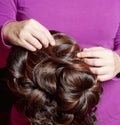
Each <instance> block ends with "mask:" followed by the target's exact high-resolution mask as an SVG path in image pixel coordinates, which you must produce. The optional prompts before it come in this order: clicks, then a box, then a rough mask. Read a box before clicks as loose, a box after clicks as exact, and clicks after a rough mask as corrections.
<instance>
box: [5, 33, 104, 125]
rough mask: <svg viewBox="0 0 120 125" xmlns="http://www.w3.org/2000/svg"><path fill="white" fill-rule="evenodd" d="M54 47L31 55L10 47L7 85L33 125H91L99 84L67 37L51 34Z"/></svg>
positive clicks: (28, 52) (98, 94)
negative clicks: (78, 56)
mask: <svg viewBox="0 0 120 125" xmlns="http://www.w3.org/2000/svg"><path fill="white" fill-rule="evenodd" d="M51 34H52V35H53V37H54V39H55V41H56V45H55V46H49V47H48V48H42V49H41V50H37V51H35V52H30V51H28V50H26V49H23V48H21V47H13V48H12V51H11V53H10V55H9V57H8V60H7V68H8V72H9V78H8V86H9V88H10V90H11V91H12V92H13V93H14V94H15V95H16V96H17V97H18V98H17V100H16V106H17V107H18V109H19V110H20V109H22V110H25V114H26V116H27V117H28V119H29V120H30V122H31V123H32V125H94V124H95V121H96V120H95V115H94V110H95V107H96V105H97V104H98V102H99V99H100V95H101V93H102V87H101V84H100V83H99V82H98V81H97V80H96V76H95V75H94V74H92V72H91V71H90V70H89V66H88V65H87V64H85V63H84V62H83V61H82V60H81V59H79V58H77V57H76V54H77V53H78V52H79V51H81V49H80V47H79V46H78V44H76V42H75V41H74V40H73V39H72V38H70V37H68V36H67V35H65V34H63V33H59V32H54V31H51Z"/></svg>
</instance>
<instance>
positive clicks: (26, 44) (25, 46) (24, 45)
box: [20, 40, 36, 51]
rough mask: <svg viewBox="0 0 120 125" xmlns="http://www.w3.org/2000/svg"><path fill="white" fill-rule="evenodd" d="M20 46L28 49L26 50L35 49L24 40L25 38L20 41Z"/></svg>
mask: <svg viewBox="0 0 120 125" xmlns="http://www.w3.org/2000/svg"><path fill="white" fill-rule="evenodd" d="M20 46H21V47H23V48H26V49H28V50H30V51H36V48H35V47H34V46H33V45H31V44H29V43H28V42H27V41H25V40H23V41H22V42H21V43H20Z"/></svg>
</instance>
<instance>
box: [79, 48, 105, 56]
mask: <svg viewBox="0 0 120 125" xmlns="http://www.w3.org/2000/svg"><path fill="white" fill-rule="evenodd" d="M104 50H105V48H102V47H92V48H89V49H83V51H82V52H79V53H78V54H77V56H78V57H80V58H102V57H103V55H104Z"/></svg>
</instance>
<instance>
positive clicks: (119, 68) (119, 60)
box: [116, 55, 120, 78]
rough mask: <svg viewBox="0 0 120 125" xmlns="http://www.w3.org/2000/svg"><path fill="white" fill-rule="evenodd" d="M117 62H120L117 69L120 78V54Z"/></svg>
mask: <svg viewBox="0 0 120 125" xmlns="http://www.w3.org/2000/svg"><path fill="white" fill-rule="evenodd" d="M117 64H118V66H117V67H118V69H117V74H116V77H118V78H120V56H119V55H118V60H117Z"/></svg>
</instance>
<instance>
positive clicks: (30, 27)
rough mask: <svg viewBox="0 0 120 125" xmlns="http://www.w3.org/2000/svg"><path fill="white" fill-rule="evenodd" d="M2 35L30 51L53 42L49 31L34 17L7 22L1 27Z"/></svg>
mask: <svg viewBox="0 0 120 125" xmlns="http://www.w3.org/2000/svg"><path fill="white" fill-rule="evenodd" d="M3 37H4V38H5V40H6V41H9V42H10V43H11V44H13V45H16V46H21V47H24V48H26V49H28V50H31V51H35V50H36V49H41V48H42V46H44V47H48V45H49V44H51V45H54V44H55V41H54V39H53V37H52V36H51V34H50V32H49V31H48V30H47V29H46V28H45V27H44V26H42V25H41V24H40V23H39V22H37V21H36V20H34V19H28V20H24V21H19V22H9V23H8V24H6V25H5V27H4V28H3Z"/></svg>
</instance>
